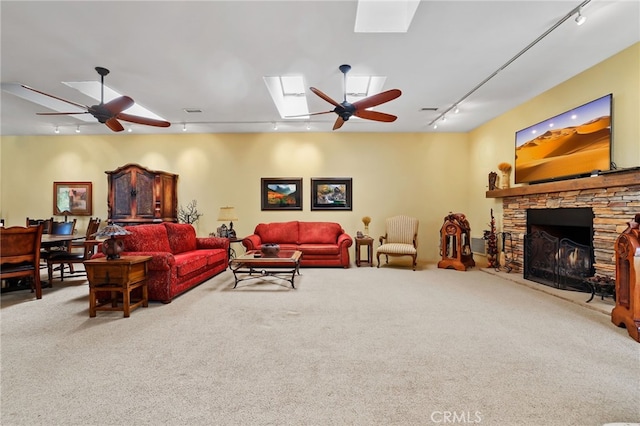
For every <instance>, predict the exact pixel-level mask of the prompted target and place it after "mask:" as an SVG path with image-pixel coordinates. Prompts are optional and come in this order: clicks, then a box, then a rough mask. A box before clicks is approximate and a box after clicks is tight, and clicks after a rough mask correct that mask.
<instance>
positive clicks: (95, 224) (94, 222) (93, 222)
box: [68, 217, 101, 274]
mask: <svg viewBox="0 0 640 426" xmlns="http://www.w3.org/2000/svg"><path fill="white" fill-rule="evenodd" d="M100 222H101V219H100V218H99V217H96V218H93V217H91V218H89V223H88V224H87V230H86V231H85V234H84V237H83V238H80V239H78V240H73V241H71V248H70V252H72V253H74V254H83V253H84V251H85V247H86V246H85V241H91V240H95V238H94V237H93V234H95V233H96V232H98V229H99V228H100ZM92 254H93V253H92ZM74 263H79V262H69V265H68V266H69V273H70V274H74V273H75V268H74V267H73V265H74Z"/></svg>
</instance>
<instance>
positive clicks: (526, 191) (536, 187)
mask: <svg viewBox="0 0 640 426" xmlns="http://www.w3.org/2000/svg"><path fill="white" fill-rule="evenodd" d="M627 185H640V168H634V169H631V170H620V171H616V172H610V173H605V174H602V175H598V176H593V177H584V178H578V179H569V180H561V181H556V182H545V183H538V184H533V185H525V186H517V187H514V188H507V189H496V190H494V191H487V192H486V198H505V197H519V196H522V195H532V194H546V193H553V192H563V191H580V190H583V189H596V188H612V187H617V186H627Z"/></svg>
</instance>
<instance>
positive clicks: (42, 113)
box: [36, 111, 89, 115]
mask: <svg viewBox="0 0 640 426" xmlns="http://www.w3.org/2000/svg"><path fill="white" fill-rule="evenodd" d="M70 114H89V111H84V112H36V115H70Z"/></svg>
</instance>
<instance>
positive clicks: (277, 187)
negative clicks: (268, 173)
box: [260, 178, 302, 210]
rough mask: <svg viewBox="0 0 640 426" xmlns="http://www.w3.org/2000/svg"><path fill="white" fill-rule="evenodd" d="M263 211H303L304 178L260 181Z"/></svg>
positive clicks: (263, 179)
mask: <svg viewBox="0 0 640 426" xmlns="http://www.w3.org/2000/svg"><path fill="white" fill-rule="evenodd" d="M260 191H261V199H262V210H302V178H262V179H260Z"/></svg>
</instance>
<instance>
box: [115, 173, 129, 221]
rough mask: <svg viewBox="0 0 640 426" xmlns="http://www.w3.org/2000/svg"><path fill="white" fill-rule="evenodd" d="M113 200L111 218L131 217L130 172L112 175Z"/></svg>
mask: <svg viewBox="0 0 640 426" xmlns="http://www.w3.org/2000/svg"><path fill="white" fill-rule="evenodd" d="M111 182H112V191H113V195H112V197H113V200H112V207H111V214H112V218H113V219H122V218H128V217H131V215H132V214H133V212H132V202H131V199H132V197H133V193H132V189H133V186H132V174H131V173H124V174H118V175H114V176H113V177H112V181H111Z"/></svg>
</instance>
